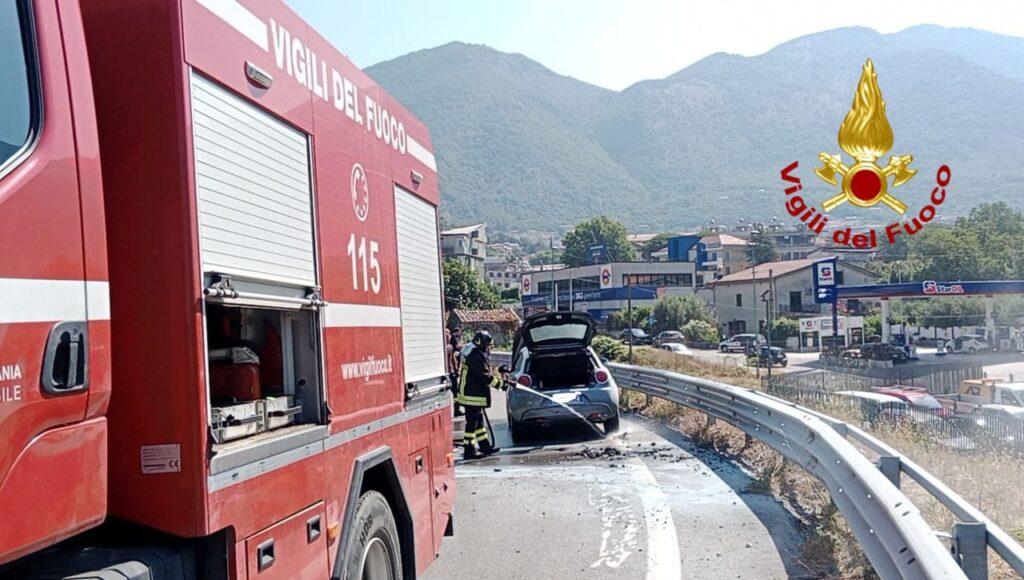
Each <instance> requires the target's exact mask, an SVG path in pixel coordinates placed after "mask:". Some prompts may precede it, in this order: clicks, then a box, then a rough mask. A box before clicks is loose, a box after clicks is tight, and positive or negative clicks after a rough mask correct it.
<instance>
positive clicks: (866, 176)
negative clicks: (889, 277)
mask: <svg viewBox="0 0 1024 580" xmlns="http://www.w3.org/2000/svg"><path fill="white" fill-rule="evenodd" d="M893 138H894V137H893V130H892V126H891V125H889V119H888V118H887V117H886V116H885V101H884V100H883V99H882V91H881V89H879V88H878V74H877V73H876V72H875V65H874V63H872V62H871V59H868V61H867V62H866V63H865V64H864V69H863V71H862V73H861V77H860V82H859V83H858V84H857V90H856V92H855V93H854V96H853V105H852V106H851V107H850V111H849V112H848V113H847V114H846V118H845V119H843V122H842V124H841V125H840V126H839V136H838V141H839V148H840V149H842V150H843V151H844V152H845V153H846V154H847V155H849V156H850V157H852V158H853V164H852V165H847V164H846V163H845V162H844V160H843V158H842V156H841V154H838V153H836V154H831V153H821V154H819V155H818V159H819V160H820V161H821V163H822V166H821V167H819V168H817V169H815V170H814V173H815V174H816V175H817V176H818V177H819V178H820V179H821V180H822V181H824V182H825V183H828V184H829V185H832V186H837V187H839V188H840V191H839V193H833V194H832V195H831V197H829V198H827V199H826V200H825V201H823V202H822V203H821V207H820V208H818V207H815V206H812V205H810V203H809V202H808V201H807V200H805V198H804V196H803V195H800V194H799V192H801V191H803V189H804V185H803V182H802V181H801V180H800V178H799V177H797V176H796V175H795V172H796V169H797V168H798V167H799V161H794V162H793V163H791V164H789V165H788V166H787V167H786V168H784V169H783V170H782V171H781V177H782V180H783V181H784V182H785V185H786V188H785V194H786V211H787V212H788V213H789V215H791V216H793V217H795V218H797V219H799V220H800V221H801V222H803V223H804V224H806V225H807V227H808V228H809V229H811V230H812V231H814V232H816V233H818V234H820V233H822V232H823V231H824V229H825V226H826V225H827V224H828V221H829V217H828V216H826V215H825V214H827V213H829V212H831V211H832V210H834V209H836V208H837V207H839V206H841V205H843V204H845V203H849V204H850V205H852V206H856V207H858V208H872V207H875V206H876V205H878V204H882V205H884V206H886V207H887V208H889V209H891V210H892V211H893V212H895V213H896V214H898V215H899V216H900V217H899V218H897V220H898V221H896V222H894V223H891V224H889V225H887V226H886V227H885V228H884V232H882V231H875V230H874V229H870V230H866V231H862V232H857V233H854V231H853V228H849V227H847V228H843V229H838V230H835V231H834V232H833V233H832V241H833V242H835V243H836V244H839V245H843V246H851V247H854V248H860V249H866V248H875V247H878V239H879V238H881V237H884V238H885V239H886V240H888V242H889V243H890V244H894V243H896V236H898V235H900V234H902V233H905V234H907V235H914V234H916V233H917V232H919V231H921V228H922V227H924V224H926V223H928V222H930V221H931V220H932V219H934V218H935V211H936V208H937V207H938V206H939V205H941V204H942V203H943V202H944V201H945V200H946V189H945V188H946V186H947V185H949V181H950V175H951V174H950V169H949V166H947V165H942V166H941V167H939V169H938V171H937V172H936V175H935V183H936V185H935V187H934V189H933V190H932V193H931V196H930V197H929V199H928V200H927V201H928V203H926V204H925V205H924V206H923V207H922V208H921V209H920V211H918V212H917V214H916V215H910V216H907V211H908V209H909V208H908V206H907V204H906V203H904V202H903V201H901V200H900V199H897V198H896V196H894V195H893V194H892V193H890V191H889V189H890V187H892V188H897V187H899V186H901V185H903V184H905V183H907V182H908V181H910V180H911V179H913V177H914V176H915V175H916V174H917V169H911V168H910V165H911V164H912V163H913V162H914V157H913V155H892V156H890V157H889V161H888V163H887V164H886V165H885V166H884V167H883V166H881V165H879V164H878V160H879V159H881V158H882V157H883V156H884V155H885V154H886V153H888V152H889V150H890V149H892V146H893ZM890 177H891V178H892V184H891V186H890V183H889V178H890ZM833 192H834V190H833Z"/></svg>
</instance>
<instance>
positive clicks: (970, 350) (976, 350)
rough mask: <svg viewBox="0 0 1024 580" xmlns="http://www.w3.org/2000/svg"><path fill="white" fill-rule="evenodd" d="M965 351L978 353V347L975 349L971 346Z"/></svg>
mask: <svg viewBox="0 0 1024 580" xmlns="http://www.w3.org/2000/svg"><path fill="white" fill-rule="evenodd" d="M967 352H969V353H971V354H977V353H978V349H976V348H974V347H973V346H972V347H971V348H969V349H967Z"/></svg>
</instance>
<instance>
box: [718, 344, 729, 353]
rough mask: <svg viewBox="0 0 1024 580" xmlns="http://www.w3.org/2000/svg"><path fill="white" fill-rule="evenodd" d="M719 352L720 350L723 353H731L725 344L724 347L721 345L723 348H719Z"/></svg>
mask: <svg viewBox="0 0 1024 580" xmlns="http://www.w3.org/2000/svg"><path fill="white" fill-rule="evenodd" d="M718 350H720V351H722V352H729V347H727V346H725V345H724V344H723V345H721V346H719V347H718Z"/></svg>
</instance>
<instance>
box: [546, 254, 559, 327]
mask: <svg viewBox="0 0 1024 580" xmlns="http://www.w3.org/2000/svg"><path fill="white" fill-rule="evenodd" d="M548 247H550V248H551V263H550V264H548V268H549V269H550V270H551V310H552V311H557V310H558V287H557V286H556V284H555V238H554V237H550V236H549V237H548Z"/></svg>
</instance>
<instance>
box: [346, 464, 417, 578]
mask: <svg viewBox="0 0 1024 580" xmlns="http://www.w3.org/2000/svg"><path fill="white" fill-rule="evenodd" d="M364 485H368V486H369V487H367V488H366V489H364ZM371 489H375V490H376V491H378V492H380V493H382V494H384V495H385V497H387V498H388V500H389V503H390V504H391V508H392V512H393V515H394V517H395V521H396V523H397V524H398V537H399V542H400V543H401V546H400V548H401V557H402V572H403V576H404V577H405V578H407V579H410V580H412V579H415V577H416V556H415V554H416V551H415V546H414V541H415V537H414V534H413V522H412V514H411V512H410V511H409V505H408V503H406V500H405V498H406V494H405V488H404V487H403V485H402V480H401V478H400V477H399V476H398V470H397V467H396V466H395V460H394V456H393V454H392V452H391V448H390V447H380V448H378V449H375V450H374V451H371V452H369V453H367V454H366V455H363V456H362V457H359V458H358V459H356V460H355V462H354V463H353V466H352V482H351V485H350V486H349V489H348V500H347V501H346V504H345V519H344V524H343V525H342V527H341V529H342V532H341V541H340V542H338V555H337V558H335V560H334V570H333V571H332V573H331V580H351V579H346V578H345V577H344V575H345V565H346V562H345V553H346V552H347V551H348V546H349V543H350V542H352V541H353V521H354V520H355V516H356V509H357V506H358V504H359V498H360V497H361V496H362V494H363V493H364V492H365V491H368V490H371Z"/></svg>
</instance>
